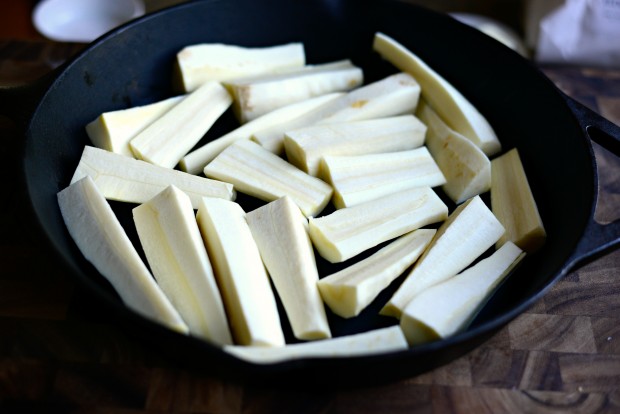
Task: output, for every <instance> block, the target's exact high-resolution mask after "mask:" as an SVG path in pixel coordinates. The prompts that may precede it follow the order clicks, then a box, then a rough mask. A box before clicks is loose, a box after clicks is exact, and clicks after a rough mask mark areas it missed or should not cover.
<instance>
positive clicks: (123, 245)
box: [58, 155, 188, 333]
mask: <svg viewBox="0 0 620 414" xmlns="http://www.w3.org/2000/svg"><path fill="white" fill-rule="evenodd" d="M119 156H120V157H122V155H119ZM58 205H59V207H60V212H61V214H62V218H63V220H64V222H65V225H66V226H67V230H69V234H70V235H71V237H72V238H73V240H74V241H75V244H76V245H77V246H78V248H79V249H80V251H81V252H82V254H83V255H84V257H85V258H86V260H88V261H89V262H91V263H92V264H93V265H94V266H95V268H96V269H97V270H98V271H99V273H101V275H103V276H104V277H105V278H106V279H107V280H108V281H109V282H110V284H111V285H112V287H113V288H114V290H116V293H118V295H119V296H120V298H121V300H122V301H123V303H125V305H127V306H128V307H129V308H131V309H133V310H134V311H135V312H136V313H138V314H140V315H142V316H145V317H147V318H149V319H151V320H153V321H156V322H158V323H160V324H162V325H165V326H167V327H168V328H170V329H172V330H174V331H177V332H181V333H188V327H187V325H186V324H185V322H184V321H183V319H182V318H181V316H180V315H179V313H178V312H177V310H176V309H175V308H174V306H172V304H171V303H170V301H169V300H168V298H167V297H166V295H164V293H163V292H162V290H161V289H160V287H159V286H158V285H157V283H156V282H155V279H153V276H152V275H151V272H149V270H148V269H147V267H146V265H145V264H144V262H142V259H141V258H140V256H139V255H138V252H137V251H136V249H135V248H134V247H133V244H131V241H130V240H129V237H127V234H126V233H125V230H124V229H123V227H122V226H121V224H120V222H119V221H118V219H117V218H116V216H115V215H114V211H112V208H111V207H110V205H109V204H108V202H107V201H106V200H105V198H104V197H103V195H101V193H100V192H99V190H98V189H97V186H96V185H95V183H94V182H93V180H92V179H91V178H90V177H88V176H86V177H84V178H82V179H81V180H78V181H76V182H75V183H73V184H71V185H70V186H68V187H67V188H65V189H64V190H62V191H60V192H59V193H58Z"/></svg>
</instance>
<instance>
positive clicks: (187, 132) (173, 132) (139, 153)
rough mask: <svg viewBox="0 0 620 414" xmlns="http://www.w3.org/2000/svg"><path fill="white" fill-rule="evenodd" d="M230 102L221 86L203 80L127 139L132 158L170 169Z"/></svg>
mask: <svg viewBox="0 0 620 414" xmlns="http://www.w3.org/2000/svg"><path fill="white" fill-rule="evenodd" d="M231 103H232V98H231V96H230V94H229V93H228V91H226V89H224V87H223V86H222V85H220V84H219V83H218V82H207V83H205V84H204V85H202V86H201V87H200V88H198V89H196V90H195V91H194V92H192V93H190V94H188V95H187V96H185V98H183V100H182V101H181V102H179V103H178V104H177V105H175V106H174V107H173V108H172V109H170V110H169V111H168V112H166V113H165V114H163V115H162V116H161V117H160V118H158V119H157V120H156V121H154V122H153V123H152V124H150V125H149V126H147V127H146V128H145V129H143V130H142V131H141V132H140V133H139V134H138V135H136V136H135V137H134V138H133V139H132V140H131V141H129V146H130V147H131V151H132V152H133V154H134V156H135V157H136V158H139V159H142V160H144V161H148V162H150V163H152V164H155V165H161V166H162V167H168V168H173V167H174V166H175V165H177V163H178V162H179V160H180V159H181V158H183V156H184V155H185V154H187V153H188V152H189V151H190V150H191V149H192V148H193V147H194V146H195V145H196V144H197V143H198V141H200V138H202V137H203V135H204V134H205V133H206V132H207V131H208V130H209V129H210V128H211V126H212V125H213V124H214V123H215V121H217V119H218V118H219V117H220V116H221V115H222V114H223V113H224V111H226V109H228V107H229V106H230V105H231Z"/></svg>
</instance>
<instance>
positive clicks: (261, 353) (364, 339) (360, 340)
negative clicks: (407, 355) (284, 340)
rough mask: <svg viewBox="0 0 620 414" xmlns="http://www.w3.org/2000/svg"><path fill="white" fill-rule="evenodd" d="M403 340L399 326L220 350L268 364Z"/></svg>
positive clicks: (374, 350) (373, 349)
mask: <svg viewBox="0 0 620 414" xmlns="http://www.w3.org/2000/svg"><path fill="white" fill-rule="evenodd" d="M407 346H408V345H407V340H406V338H405V336H404V334H403V331H402V330H401V329H400V327H399V326H390V327H387V328H378V329H375V330H372V331H367V332H363V333H358V334H352V335H347V336H340V337H338V338H331V339H322V340H320V341H312V342H305V343H298V344H290V345H287V346H283V347H273V348H265V347H258V346H225V347H224V351H226V352H228V353H230V354H232V355H234V356H236V357H238V358H240V359H243V360H246V361H249V362H254V363H257V364H270V363H275V362H282V361H287V360H292V359H298V358H336V357H355V356H361V355H376V354H383V353H387V352H397V351H404V350H405V349H407Z"/></svg>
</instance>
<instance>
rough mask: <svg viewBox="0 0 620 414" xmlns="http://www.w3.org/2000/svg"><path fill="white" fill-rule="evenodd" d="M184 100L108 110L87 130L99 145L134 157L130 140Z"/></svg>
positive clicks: (178, 97)
mask: <svg viewBox="0 0 620 414" xmlns="http://www.w3.org/2000/svg"><path fill="white" fill-rule="evenodd" d="M181 99H183V97H182V96H175V97H173V98H168V99H164V100H163V101H159V102H155V103H152V104H149V105H143V106H135V107H133V108H128V109H121V110H118V111H111V112H105V113H103V114H101V115H99V116H98V117H97V118H96V119H95V120H94V121H92V122H90V123H88V124H87V125H86V133H87V134H88V137H89V138H90V140H91V142H92V143H93V145H95V146H96V147H98V148H102V149H105V150H108V151H112V152H115V153H117V154H122V155H126V156H128V157H132V158H133V152H132V151H131V148H129V141H131V139H132V138H133V137H135V136H136V135H137V134H138V133H139V132H140V131H142V130H143V129H144V128H146V127H147V126H148V125H150V124H152V123H153V122H154V121H155V120H156V119H158V118H159V117H161V116H162V115H163V114H165V113H166V112H168V111H169V110H170V109H172V107H173V106H175V105H176V104H177V103H179V102H180V101H181Z"/></svg>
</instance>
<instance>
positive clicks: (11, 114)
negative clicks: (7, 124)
mask: <svg viewBox="0 0 620 414" xmlns="http://www.w3.org/2000/svg"><path fill="white" fill-rule="evenodd" d="M56 75H57V71H55V70H54V71H51V72H48V73H46V74H45V75H43V76H42V77H40V78H38V79H36V80H35V81H33V82H30V83H26V84H20V85H0V115H3V116H6V117H8V118H9V119H11V120H12V121H13V122H15V124H16V125H17V127H18V128H19V129H20V130H21V131H25V130H26V128H27V126H28V123H29V122H30V119H31V118H32V115H33V113H34V111H35V109H36V108H37V105H38V104H39V102H40V101H41V98H42V97H43V95H44V93H45V91H46V90H47V89H48V88H49V86H50V85H51V84H52V81H53V80H54V79H55V78H56Z"/></svg>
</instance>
